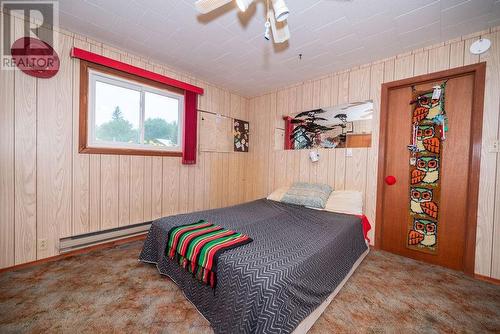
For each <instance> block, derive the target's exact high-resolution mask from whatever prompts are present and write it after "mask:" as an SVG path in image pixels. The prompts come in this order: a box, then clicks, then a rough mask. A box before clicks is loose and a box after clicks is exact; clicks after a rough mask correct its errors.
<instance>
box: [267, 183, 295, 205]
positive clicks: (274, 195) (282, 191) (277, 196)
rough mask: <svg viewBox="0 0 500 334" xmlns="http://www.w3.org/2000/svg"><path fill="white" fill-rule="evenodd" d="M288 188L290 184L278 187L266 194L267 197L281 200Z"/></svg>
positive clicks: (277, 200) (272, 199)
mask: <svg viewBox="0 0 500 334" xmlns="http://www.w3.org/2000/svg"><path fill="white" fill-rule="evenodd" d="M288 189H290V186H286V187H281V188H278V189H276V190H275V191H273V192H272V193H270V194H269V196H267V199H270V200H271V201H276V202H281V199H282V198H283V196H285V194H286V192H287V191H288Z"/></svg>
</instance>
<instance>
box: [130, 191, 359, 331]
mask: <svg viewBox="0 0 500 334" xmlns="http://www.w3.org/2000/svg"><path fill="white" fill-rule="evenodd" d="M201 219H207V220H209V221H213V222H215V223H217V224H220V225H222V226H224V227H226V228H229V229H233V230H235V231H238V232H241V233H245V234H247V235H249V236H250V237H251V238H252V239H253V242H251V243H249V244H247V245H244V246H241V247H238V248H235V249H232V250H230V251H227V252H225V253H223V254H222V255H221V256H220V258H219V261H218V264H217V286H216V288H215V289H212V288H211V287H210V286H208V285H203V284H201V283H200V282H199V281H197V280H196V279H195V278H194V277H193V276H192V275H191V274H190V273H189V272H187V271H186V270H184V269H182V268H181V267H180V266H178V265H177V264H176V263H175V262H174V261H172V260H170V259H168V258H167V257H166V256H165V249H166V242H167V239H168V238H167V237H168V231H169V230H170V229H171V228H172V227H174V226H178V225H184V224H190V223H193V222H195V221H198V220H201ZM367 252H368V246H367V244H366V242H365V238H364V234H363V226H362V224H361V218H360V217H359V216H357V215H352V214H342V213H333V212H328V211H322V210H315V209H311V208H305V207H303V206H299V205H293V204H285V203H281V202H277V201H273V200H268V199H260V200H256V201H253V202H249V203H245V204H241V205H237V206H233V207H229V208H223V209H215V210H208V211H201V212H195V213H189V214H182V215H176V216H170V217H165V218H161V219H158V220H156V221H154V222H153V224H152V226H151V229H150V231H149V233H148V236H147V238H146V241H145V243H144V247H143V250H142V252H141V254H140V257H139V259H140V260H141V261H143V262H147V263H153V264H155V265H156V266H157V268H158V270H159V272H160V273H161V274H163V275H167V276H169V277H170V278H171V279H172V280H173V281H174V282H176V284H177V285H178V286H179V287H180V288H181V289H182V291H183V292H184V294H185V296H186V298H187V299H188V300H189V301H191V302H192V303H193V304H194V305H195V307H196V308H197V309H198V311H199V312H200V313H201V314H202V315H203V316H204V317H205V318H206V319H207V320H208V321H209V322H210V323H211V325H212V327H213V329H214V331H215V333H292V332H294V333H298V332H301V333H304V332H306V331H307V330H308V329H309V328H310V327H311V326H312V324H313V323H314V321H315V320H316V319H317V318H318V317H319V316H320V315H321V313H322V312H323V311H324V309H325V308H326V306H328V303H329V302H330V301H331V300H332V298H333V296H334V295H335V294H336V293H337V292H338V290H340V288H341V287H342V285H343V284H344V283H345V281H346V280H347V279H348V277H349V276H350V275H351V274H352V272H353V271H354V269H355V268H356V267H357V265H359V263H360V262H361V261H362V259H363V258H364V256H365V255H366V254H367Z"/></svg>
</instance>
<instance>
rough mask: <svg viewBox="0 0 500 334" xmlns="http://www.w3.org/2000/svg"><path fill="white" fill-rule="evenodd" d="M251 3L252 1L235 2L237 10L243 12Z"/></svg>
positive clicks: (241, 0)
mask: <svg viewBox="0 0 500 334" xmlns="http://www.w3.org/2000/svg"><path fill="white" fill-rule="evenodd" d="M252 2H253V0H236V5H238V8H239V9H240V10H241V11H242V12H244V11H246V10H247V9H248V7H250V4H251V3H252Z"/></svg>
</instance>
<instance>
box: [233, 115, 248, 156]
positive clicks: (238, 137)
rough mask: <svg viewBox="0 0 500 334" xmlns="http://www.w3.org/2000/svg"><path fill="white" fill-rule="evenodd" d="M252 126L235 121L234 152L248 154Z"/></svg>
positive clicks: (238, 120)
mask: <svg viewBox="0 0 500 334" xmlns="http://www.w3.org/2000/svg"><path fill="white" fill-rule="evenodd" d="M249 130H250V124H249V123H248V122H245V121H242V120H240V119H235V120H234V151H235V152H248V145H249Z"/></svg>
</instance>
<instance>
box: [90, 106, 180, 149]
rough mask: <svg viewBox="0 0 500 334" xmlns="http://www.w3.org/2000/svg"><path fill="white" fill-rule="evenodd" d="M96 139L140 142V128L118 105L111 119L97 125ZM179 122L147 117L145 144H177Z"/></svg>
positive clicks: (145, 122)
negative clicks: (128, 118) (126, 116)
mask: <svg viewBox="0 0 500 334" xmlns="http://www.w3.org/2000/svg"><path fill="white" fill-rule="evenodd" d="M96 139H97V140H99V141H107V142H124V143H135V144H137V143H140V129H138V128H134V126H133V124H132V123H131V122H129V121H128V120H127V119H125V117H124V116H123V113H122V111H121V110H120V107H119V106H116V107H115V109H114V111H113V114H112V117H111V120H110V121H108V122H105V123H103V124H101V125H100V126H97V127H96ZM177 141H178V124H177V122H176V121H172V122H167V121H166V120H164V119H162V118H159V117H158V118H147V119H146V120H145V121H144V144H146V145H153V146H177V145H178V143H177Z"/></svg>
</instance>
